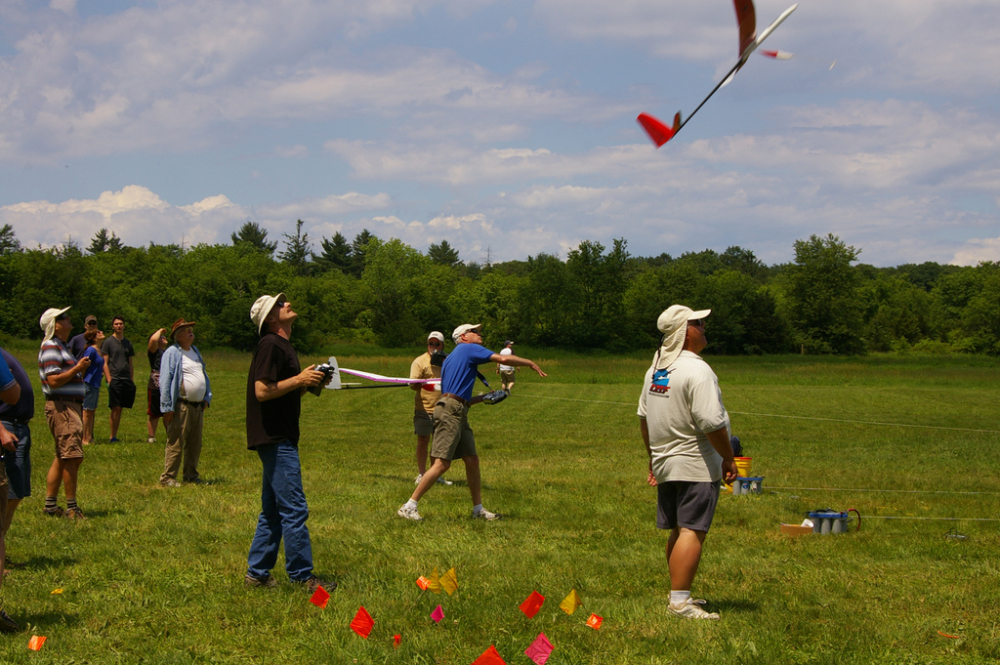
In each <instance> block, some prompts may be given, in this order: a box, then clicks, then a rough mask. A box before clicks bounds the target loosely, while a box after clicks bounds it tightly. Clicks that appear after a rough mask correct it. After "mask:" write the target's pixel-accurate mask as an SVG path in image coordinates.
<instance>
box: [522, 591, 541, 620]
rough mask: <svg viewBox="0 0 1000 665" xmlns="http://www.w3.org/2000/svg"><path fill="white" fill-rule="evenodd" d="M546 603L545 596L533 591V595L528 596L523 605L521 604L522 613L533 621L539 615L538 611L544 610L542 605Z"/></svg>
mask: <svg viewBox="0 0 1000 665" xmlns="http://www.w3.org/2000/svg"><path fill="white" fill-rule="evenodd" d="M544 602H545V596H543V595H542V594H540V593H538V592H537V591H532V592H531V595H530V596H528V597H527V598H526V599H525V601H524V602H523V603H521V611H522V612H524V614H525V616H527V617H528V618H529V619H531V618H532V617H534V616H535V615H536V614H538V610H540V609H542V603H544Z"/></svg>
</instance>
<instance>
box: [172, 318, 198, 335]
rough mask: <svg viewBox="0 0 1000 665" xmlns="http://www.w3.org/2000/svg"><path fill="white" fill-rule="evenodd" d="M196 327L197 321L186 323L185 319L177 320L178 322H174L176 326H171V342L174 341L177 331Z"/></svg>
mask: <svg viewBox="0 0 1000 665" xmlns="http://www.w3.org/2000/svg"><path fill="white" fill-rule="evenodd" d="M194 325H197V323H196V322H195V321H185V320H184V317H181V318H179V319H177V320H176V321H174V324H173V325H172V326H170V340H171V341H173V339H174V335H176V334H177V331H178V330H180V329H181V328H183V327H184V326H194Z"/></svg>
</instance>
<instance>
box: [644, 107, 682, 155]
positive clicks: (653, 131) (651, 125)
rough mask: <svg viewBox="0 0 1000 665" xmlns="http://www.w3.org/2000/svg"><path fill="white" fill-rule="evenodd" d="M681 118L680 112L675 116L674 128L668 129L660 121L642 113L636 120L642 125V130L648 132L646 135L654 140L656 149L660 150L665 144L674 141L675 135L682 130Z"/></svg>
mask: <svg viewBox="0 0 1000 665" xmlns="http://www.w3.org/2000/svg"><path fill="white" fill-rule="evenodd" d="M680 117H681V114H680V113H679V112H678V113H677V115H675V116H674V126H673V128H671V127H667V126H666V125H664V124H663V123H662V122H660V120H658V119H657V118H654V117H653V116H651V115H649V114H647V113H640V114H639V117H638V118H636V120H637V121H638V122H639V124H640V125H642V128H643V129H645V130H646V133H647V134H649V138H650V139H652V141H653V143H654V144H656V147H657V148H659V147H660V146H662V145H663V144H664V143H666V142H667V141H669V140H670V139H672V138H673V137H674V134H676V133H677V130H678V129H680Z"/></svg>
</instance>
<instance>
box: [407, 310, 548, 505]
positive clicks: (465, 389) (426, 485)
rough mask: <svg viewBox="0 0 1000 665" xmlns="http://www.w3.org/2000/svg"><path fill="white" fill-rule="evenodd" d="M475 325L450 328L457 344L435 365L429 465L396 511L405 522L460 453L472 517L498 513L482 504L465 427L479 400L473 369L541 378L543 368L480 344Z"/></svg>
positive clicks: (475, 459) (470, 437)
mask: <svg viewBox="0 0 1000 665" xmlns="http://www.w3.org/2000/svg"><path fill="white" fill-rule="evenodd" d="M480 327H481V326H480V325H479V324H478V323H464V324H462V325H460V326H459V327H457V328H455V331H454V332H452V334H451V338H452V340H453V341H454V342H455V344H456V345H457V346H456V347H455V350H454V351H452V352H451V353H450V354H449V355H448V357H447V358H446V359H445V361H444V363H443V364H442V365H441V399H440V401H439V402H438V403H437V405H436V406H435V407H434V442H433V444H432V445H431V459H432V460H433V464H431V468H429V469H427V472H426V473H424V477H423V478H422V479H421V481H420V483H418V484H417V488H416V489H415V490H414V491H413V494H412V496H410V500H409V501H407V502H406V503H405V504H403V505H402V506H401V507H400V509H399V510H398V511H397V512H396V514H397V515H399V516H400V517H404V518H406V519H408V520H414V521H420V520H422V519H423V517H421V516H420V513H419V512H418V511H417V502H418V501H420V498H421V497H422V496H423V495H424V494H426V493H427V490H429V489H430V488H431V487H432V486H433V485H434V483H436V482H437V480H438V478H440V477H441V476H442V475H444V473H445V472H446V471H447V470H448V469H449V468H451V462H452V460H454V459H455V458H456V457H461V458H462V461H463V462H464V463H465V479H466V482H467V483H468V485H469V492H470V493H471V494H472V517H473V518H476V519H486V520H495V519H498V518H499V517H500V515H497V514H496V513H492V512H490V511H488V510H485V509H484V508H483V498H482V478H481V476H480V472H479V455H477V454H476V440H475V437H474V436H473V433H472V428H471V427H469V407H471V406H472V405H473V404H479V403H480V402H482V401H483V396H482V395H478V396H476V397H473V396H472V389H473V386H474V385H475V382H476V375H477V374H478V370H477V367H478V366H479V365H483V364H485V363H490V362H493V363H498V362H500V361H501V360H503V362H505V363H506V364H508V365H514V366H519V367H530V368H531V369H533V370H535V371H536V372H538V375H539V376H545V372H543V371H542V370H541V368H540V367H539V366H538V365H536V364H535V363H534V361H531V360H528V359H527V358H518V357H517V356H514V355H510V356H503V357H502V358H501V356H500V354H498V353H494V352H492V351H490V350H489V349H487V348H485V347H483V337H482V335H481V334H480V333H479V329H480Z"/></svg>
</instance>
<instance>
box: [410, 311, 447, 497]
mask: <svg viewBox="0 0 1000 665" xmlns="http://www.w3.org/2000/svg"><path fill="white" fill-rule="evenodd" d="M435 353H439V354H441V356H443V355H444V335H443V334H441V333H439V332H438V331H436V330H435V331H434V332H432V333H431V334H429V335H428V336H427V352H426V353H421V354H420V355H419V356H417V357H416V358H414V359H413V362H412V363H410V378H411V379H440V378H441V363H440V361H439V362H436V363H435V362H433V361H434V354H435ZM441 356H439V358H440V357H441ZM410 387H411V388H412V389H413V390H414V391H415V392H416V393H417V394H416V395H414V397H413V433H414V434H415V435H416V437H417V479H416V480H414V481H413V483H414V484H415V485H419V484H420V481H421V479H422V478H423V477H424V472H425V471H427V447H428V446H429V445H430V442H431V435H432V434H433V433H434V407H435V406H436V405H437V403H438V400H440V399H441V384H432V383H414V384H412V385H411V386H410ZM438 482H439V483H441V484H443V485H451V481H450V480H445V479H444V478H438Z"/></svg>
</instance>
